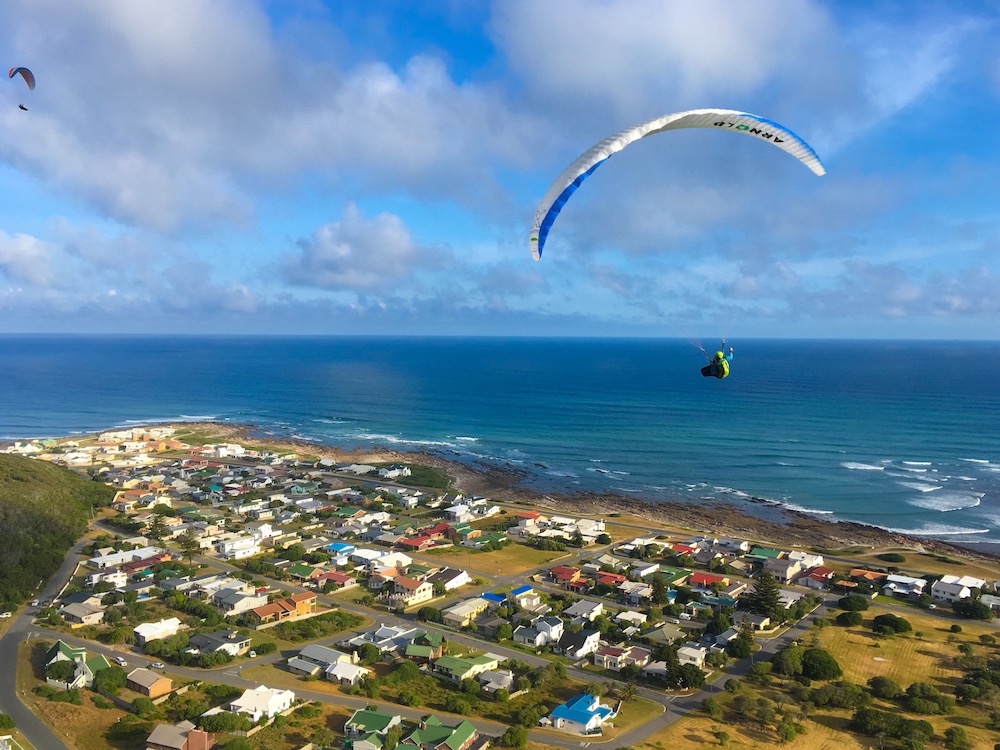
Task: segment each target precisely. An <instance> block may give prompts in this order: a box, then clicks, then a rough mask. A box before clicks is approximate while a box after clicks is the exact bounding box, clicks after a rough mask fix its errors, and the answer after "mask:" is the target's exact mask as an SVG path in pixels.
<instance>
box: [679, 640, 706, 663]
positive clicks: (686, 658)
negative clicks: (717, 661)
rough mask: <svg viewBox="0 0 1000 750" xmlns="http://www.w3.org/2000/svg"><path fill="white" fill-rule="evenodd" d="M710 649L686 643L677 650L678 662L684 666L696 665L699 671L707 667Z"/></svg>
mask: <svg viewBox="0 0 1000 750" xmlns="http://www.w3.org/2000/svg"><path fill="white" fill-rule="evenodd" d="M707 656H708V649H707V648H705V647H703V646H699V645H698V644H696V643H685V644H684V645H683V646H681V647H680V648H678V649H677V660H678V661H679V662H680V663H681V664H682V665H683V664H694V665H695V666H696V667H698V669H703V668H704V666H705V658H706V657H707Z"/></svg>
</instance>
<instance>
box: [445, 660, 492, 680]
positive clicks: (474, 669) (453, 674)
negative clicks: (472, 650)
mask: <svg viewBox="0 0 1000 750" xmlns="http://www.w3.org/2000/svg"><path fill="white" fill-rule="evenodd" d="M498 666H500V662H499V660H497V659H495V658H493V657H492V656H466V657H459V656H442V657H441V658H440V659H438V660H437V661H435V662H434V663H433V664H432V665H431V670H432V671H433V672H434V673H435V674H437V675H440V676H442V677H446V678H448V679H449V680H451V681H452V682H461V681H462V680H464V679H466V678H467V677H475V676H476V675H477V674H481V673H482V672H488V671H489V670H491V669H496V668H497V667H498Z"/></svg>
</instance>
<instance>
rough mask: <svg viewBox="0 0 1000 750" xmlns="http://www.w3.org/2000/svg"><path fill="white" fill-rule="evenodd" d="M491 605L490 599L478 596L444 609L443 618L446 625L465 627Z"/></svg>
mask: <svg viewBox="0 0 1000 750" xmlns="http://www.w3.org/2000/svg"><path fill="white" fill-rule="evenodd" d="M489 605H490V603H489V602H488V601H486V600H485V599H480V598H479V597H478V596H477V597H475V598H473V599H467V600H465V601H464V602H459V603H458V604H453V605H452V606H450V607H448V608H447V609H445V610H442V612H441V618H442V620H443V621H444V624H445V625H448V626H450V627H453V628H464V627H466V626H468V625H471V624H472V623H473V622H474V621H475V619H476V617H478V616H479V615H480V614H481V613H483V612H485V611H486V609H487V608H488V607H489Z"/></svg>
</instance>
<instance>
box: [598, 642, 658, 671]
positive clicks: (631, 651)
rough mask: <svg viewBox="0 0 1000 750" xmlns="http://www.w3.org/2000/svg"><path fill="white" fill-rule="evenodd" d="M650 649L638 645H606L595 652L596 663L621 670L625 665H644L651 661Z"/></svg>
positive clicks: (599, 665)
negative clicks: (628, 646) (627, 646)
mask: <svg viewBox="0 0 1000 750" xmlns="http://www.w3.org/2000/svg"><path fill="white" fill-rule="evenodd" d="M651 655H652V654H650V652H649V651H647V650H646V649H644V648H639V647H638V646H632V647H630V648H626V647H624V646H604V647H602V648H599V649H598V650H597V651H595V652H594V664H595V665H596V666H598V667H601V668H602V669H610V670H613V671H615V672H620V671H621V670H622V668H623V667H627V666H630V665H635V666H637V667H640V668H641V667H644V666H646V665H647V664H648V663H649V659H650V656H651Z"/></svg>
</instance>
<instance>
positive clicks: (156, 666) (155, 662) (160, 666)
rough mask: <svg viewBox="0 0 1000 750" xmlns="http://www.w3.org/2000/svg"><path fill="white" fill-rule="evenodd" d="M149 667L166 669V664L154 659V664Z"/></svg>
mask: <svg viewBox="0 0 1000 750" xmlns="http://www.w3.org/2000/svg"><path fill="white" fill-rule="evenodd" d="M149 668H150V669H166V666H165V665H164V664H163V662H162V661H154V662H153V663H152V664H150V665H149Z"/></svg>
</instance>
